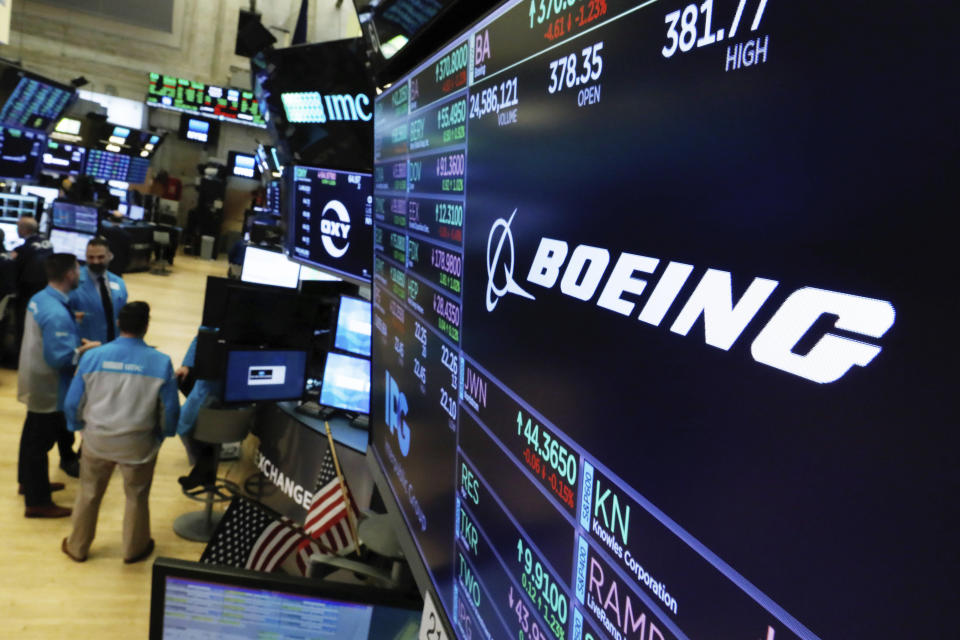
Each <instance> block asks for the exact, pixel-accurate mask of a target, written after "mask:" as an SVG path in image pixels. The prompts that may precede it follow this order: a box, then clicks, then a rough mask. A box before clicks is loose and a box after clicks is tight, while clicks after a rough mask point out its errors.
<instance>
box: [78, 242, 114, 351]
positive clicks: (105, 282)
mask: <svg viewBox="0 0 960 640" xmlns="http://www.w3.org/2000/svg"><path fill="white" fill-rule="evenodd" d="M112 259H113V254H111V253H110V247H109V246H108V245H107V241H106V240H105V239H103V238H100V237H95V238H93V239H91V240H90V242H88V243H87V266H86V267H84V268H83V269H80V286H78V287H77V288H76V289H74V290H73V291H72V292H71V293H70V308H71V309H73V310H74V311H75V312H77V313H78V315H79V323H78V327H77V329H78V331H79V332H80V337H81V338H86V339H87V340H95V341H97V342H101V343H103V344H106V343H108V342H110V341H111V340H113V339H114V338H115V337H117V316H118V315H119V313H120V309H121V308H122V307H123V305H125V304H127V286H126V285H125V284H124V282H123V278H121V277H120V276H118V275H116V274H113V273H110V272H109V271H107V267H109V266H110V261H111V260H112Z"/></svg>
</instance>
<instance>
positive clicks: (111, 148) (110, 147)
mask: <svg viewBox="0 0 960 640" xmlns="http://www.w3.org/2000/svg"><path fill="white" fill-rule="evenodd" d="M107 151H114V152H118V151H120V147H119V146H118V145H115V144H108V145H107Z"/></svg>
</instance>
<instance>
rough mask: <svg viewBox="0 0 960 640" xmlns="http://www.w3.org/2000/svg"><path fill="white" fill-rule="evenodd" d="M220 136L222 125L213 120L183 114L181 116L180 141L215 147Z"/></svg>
mask: <svg viewBox="0 0 960 640" xmlns="http://www.w3.org/2000/svg"><path fill="white" fill-rule="evenodd" d="M219 135H220V125H219V123H217V122H214V121H213V120H206V119H204V118H197V117H195V116H189V115H187V114H185V113H184V114H182V115H181V116H180V139H181V140H186V141H188V142H199V143H201V144H208V145H215V144H217V139H218V138H219Z"/></svg>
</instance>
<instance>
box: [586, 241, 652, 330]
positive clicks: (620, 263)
mask: <svg viewBox="0 0 960 640" xmlns="http://www.w3.org/2000/svg"><path fill="white" fill-rule="evenodd" d="M658 264H660V261H659V260H658V259H656V258H648V257H647V256H638V255H634V254H632V253H621V254H620V258H618V259H617V263H616V264H615V265H614V266H613V271H612V272H611V273H610V278H609V279H608V280H607V284H606V286H604V287H603V291H602V292H601V293H600V299H599V300H597V305H598V306H600V307H603V308H604V309H610V311H616V312H617V313H619V314H621V315H625V316H628V315H630V314H631V313H633V308H634V306H636V305H635V304H634V303H632V302H627V301H626V300H624V299H623V298H621V297H620V296H622V295H623V294H624V293H627V292H629V293H633V294H636V295H640V294H641V293H643V290H644V289H645V288H646V286H647V281H646V280H643V279H641V278H634V277H633V274H634V273H636V272H637V271H639V272H641V273H653V271H654V269H656V268H657V265H658Z"/></svg>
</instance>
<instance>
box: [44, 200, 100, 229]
mask: <svg viewBox="0 0 960 640" xmlns="http://www.w3.org/2000/svg"><path fill="white" fill-rule="evenodd" d="M53 226H54V227H58V228H60V229H68V230H71V231H82V232H84V233H96V232H97V229H98V228H99V215H98V212H97V208H96V207H94V206H90V205H85V204H75V203H72V202H65V201H63V200H57V201H56V202H54V203H53Z"/></svg>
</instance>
